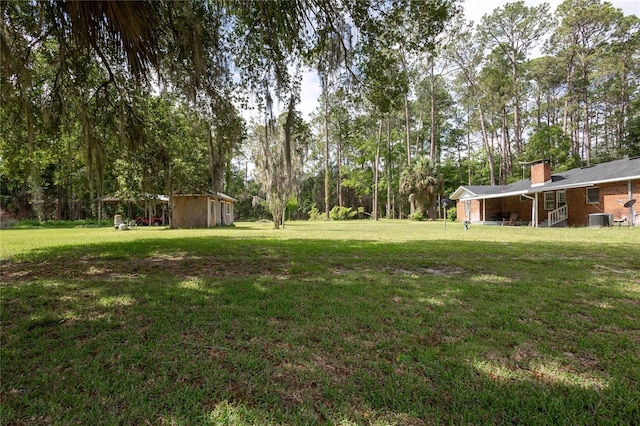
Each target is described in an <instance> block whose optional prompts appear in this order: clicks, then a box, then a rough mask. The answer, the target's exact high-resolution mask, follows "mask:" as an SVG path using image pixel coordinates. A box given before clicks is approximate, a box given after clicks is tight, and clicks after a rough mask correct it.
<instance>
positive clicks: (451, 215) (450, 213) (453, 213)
mask: <svg viewBox="0 0 640 426" xmlns="http://www.w3.org/2000/svg"><path fill="white" fill-rule="evenodd" d="M457 217H458V209H456V208H455V207H451V208H450V209H447V219H449V220H450V221H451V222H453V221H455V220H456V218H457Z"/></svg>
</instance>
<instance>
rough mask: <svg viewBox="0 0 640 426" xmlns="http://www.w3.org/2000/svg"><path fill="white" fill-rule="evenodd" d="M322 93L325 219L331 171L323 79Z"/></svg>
mask: <svg viewBox="0 0 640 426" xmlns="http://www.w3.org/2000/svg"><path fill="white" fill-rule="evenodd" d="M323 81H324V83H323V85H322V93H323V96H324V212H325V220H329V219H330V216H329V188H330V186H329V184H330V182H329V181H330V180H331V173H330V171H329V96H328V93H327V91H328V89H327V83H326V81H325V79H323Z"/></svg>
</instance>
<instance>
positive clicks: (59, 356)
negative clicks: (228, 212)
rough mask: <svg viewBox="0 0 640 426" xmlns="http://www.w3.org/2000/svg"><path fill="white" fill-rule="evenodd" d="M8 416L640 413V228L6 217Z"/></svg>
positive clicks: (471, 417)
mask: <svg viewBox="0 0 640 426" xmlns="http://www.w3.org/2000/svg"><path fill="white" fill-rule="evenodd" d="M0 253H1V255H2V270H1V274H2V275H1V279H2V281H1V288H0V291H1V293H0V296H1V302H2V306H1V311H0V314H1V328H2V329H1V353H0V355H1V358H0V373H1V377H0V378H1V395H0V397H1V412H0V422H1V423H2V424H6V425H9V424H29V425H32V424H135V425H141V424H154V425H157V424H185V425H192V424H205V425H206V424H229V425H245V424H247V425H248V424H255V425H264V424H273V425H275V424H286V425H298V424H305V425H306V424H340V425H388V424H397V425H422V424H456V425H458V424H525V425H536V424H540V425H543V424H544V425H546V424H570V425H590V424H591V425H602V424H612V425H621V424H640V229H629V228H607V229H588V228H579V229H531V228H525V227H479V226H472V227H471V228H470V229H469V230H468V231H465V230H464V229H463V228H462V226H461V225H459V224H454V223H447V228H446V230H445V229H444V223H443V222H437V223H427V222H410V221H388V220H383V221H379V222H373V221H357V222H356V221H354V222H290V223H288V224H287V225H286V228H285V229H283V230H273V229H272V225H271V224H263V223H261V224H256V223H251V224H249V223H240V224H236V226H235V227H234V228H228V229H208V230H169V229H164V228H140V229H136V230H131V231H127V232H120V231H115V230H113V228H101V229H96V228H93V229H91V228H87V229H42V230H3V231H0Z"/></svg>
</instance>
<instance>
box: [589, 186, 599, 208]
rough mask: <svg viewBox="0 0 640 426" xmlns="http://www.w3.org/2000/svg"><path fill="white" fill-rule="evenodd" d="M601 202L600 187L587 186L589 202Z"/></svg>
mask: <svg viewBox="0 0 640 426" xmlns="http://www.w3.org/2000/svg"><path fill="white" fill-rule="evenodd" d="M599 202H600V188H587V204H598V203H599Z"/></svg>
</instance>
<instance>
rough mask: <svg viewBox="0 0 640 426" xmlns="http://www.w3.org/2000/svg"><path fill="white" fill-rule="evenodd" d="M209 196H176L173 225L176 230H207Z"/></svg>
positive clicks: (174, 199) (174, 198)
mask: <svg viewBox="0 0 640 426" xmlns="http://www.w3.org/2000/svg"><path fill="white" fill-rule="evenodd" d="M207 201H208V197H207V196H196V195H194V196H191V195H188V196H174V197H173V224H172V226H173V227H174V228H206V227H207Z"/></svg>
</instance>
